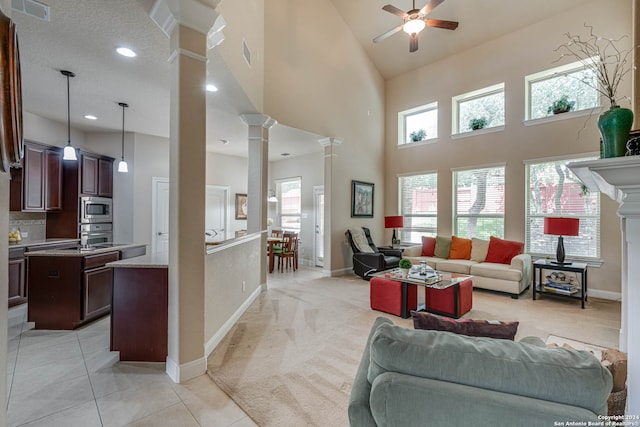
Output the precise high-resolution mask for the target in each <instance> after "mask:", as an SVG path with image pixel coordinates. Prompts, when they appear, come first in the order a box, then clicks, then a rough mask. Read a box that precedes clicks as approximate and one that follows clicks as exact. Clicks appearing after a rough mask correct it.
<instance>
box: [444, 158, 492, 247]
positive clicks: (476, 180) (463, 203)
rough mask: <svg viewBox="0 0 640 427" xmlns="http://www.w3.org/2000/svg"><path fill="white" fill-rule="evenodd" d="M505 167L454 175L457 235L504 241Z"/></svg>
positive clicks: (460, 172)
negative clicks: (494, 238) (496, 238)
mask: <svg viewBox="0 0 640 427" xmlns="http://www.w3.org/2000/svg"><path fill="white" fill-rule="evenodd" d="M504 169H505V168H504V165H500V166H492V167H486V168H482V169H467V170H454V171H453V191H454V194H453V202H454V203H455V206H454V210H453V215H454V218H453V227H454V231H453V234H455V235H456V236H459V237H465V238H468V239H470V238H472V237H477V238H479V239H487V240H488V239H489V237H490V236H495V237H500V238H502V237H504Z"/></svg>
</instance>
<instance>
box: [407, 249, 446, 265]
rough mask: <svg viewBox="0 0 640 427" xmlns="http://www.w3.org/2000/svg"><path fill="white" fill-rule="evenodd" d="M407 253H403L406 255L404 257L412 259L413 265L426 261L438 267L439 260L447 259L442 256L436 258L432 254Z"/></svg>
mask: <svg viewBox="0 0 640 427" xmlns="http://www.w3.org/2000/svg"><path fill="white" fill-rule="evenodd" d="M405 254H406V251H405ZM405 254H403V255H404V256H403V258H406V259H408V260H409V261H411V264H412V265H418V264H420V263H421V262H422V261H426V262H427V265H428V266H429V267H431V268H437V264H438V262H441V261H445V260H443V259H442V258H436V257H432V256H407V255H405Z"/></svg>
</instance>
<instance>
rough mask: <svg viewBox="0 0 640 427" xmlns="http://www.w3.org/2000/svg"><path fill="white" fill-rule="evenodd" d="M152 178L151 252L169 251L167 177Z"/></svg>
mask: <svg viewBox="0 0 640 427" xmlns="http://www.w3.org/2000/svg"><path fill="white" fill-rule="evenodd" d="M152 180H153V183H152V197H151V198H152V203H153V215H152V219H151V252H169V179H168V178H157V177H153V178H152Z"/></svg>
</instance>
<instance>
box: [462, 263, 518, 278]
mask: <svg viewBox="0 0 640 427" xmlns="http://www.w3.org/2000/svg"><path fill="white" fill-rule="evenodd" d="M469 274H471V275H472V276H482V277H487V278H490V279H502V280H509V281H511V282H519V281H520V280H521V279H522V271H520V270H516V269H515V268H511V266H510V265H507V264H498V263H493V262H480V263H476V264H473V265H471V266H470V268H469Z"/></svg>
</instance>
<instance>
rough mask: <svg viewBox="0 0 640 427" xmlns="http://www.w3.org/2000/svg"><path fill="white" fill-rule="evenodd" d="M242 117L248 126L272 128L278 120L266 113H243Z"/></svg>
mask: <svg viewBox="0 0 640 427" xmlns="http://www.w3.org/2000/svg"><path fill="white" fill-rule="evenodd" d="M240 118H241V119H242V120H243V121H244V122H245V123H246V124H247V126H262V127H263V128H265V129H271V128H272V127H273V125H275V124H277V123H278V122H277V121H276V120H274V119H272V118H271V117H270V116H267V115H264V114H241V115H240Z"/></svg>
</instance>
